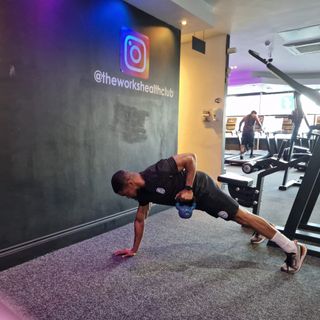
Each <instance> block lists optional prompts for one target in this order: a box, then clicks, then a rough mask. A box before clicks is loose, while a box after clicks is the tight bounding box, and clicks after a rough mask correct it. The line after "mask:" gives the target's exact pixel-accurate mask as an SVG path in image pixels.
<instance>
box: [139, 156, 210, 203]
mask: <svg viewBox="0 0 320 320" xmlns="http://www.w3.org/2000/svg"><path fill="white" fill-rule="evenodd" d="M140 174H141V176H142V177H143V179H144V180H145V186H144V187H143V188H141V189H140V190H139V191H138V195H137V198H136V200H138V202H139V205H141V206H145V205H147V204H148V203H149V202H153V203H157V204H164V205H170V206H173V205H175V203H176V200H175V196H176V195H177V193H178V192H179V191H181V190H182V189H183V188H184V187H185V184H186V176H187V172H186V171H185V170H182V171H180V172H179V171H178V167H177V164H176V162H175V160H174V159H173V157H171V158H169V159H162V160H160V161H158V162H157V163H155V164H154V165H152V166H150V167H148V168H147V169H146V170H144V171H143V172H140ZM205 184H206V174H205V173H202V172H200V171H197V172H196V176H195V179H194V182H193V193H194V195H195V197H197V194H198V193H199V192H201V189H203V188H205Z"/></svg>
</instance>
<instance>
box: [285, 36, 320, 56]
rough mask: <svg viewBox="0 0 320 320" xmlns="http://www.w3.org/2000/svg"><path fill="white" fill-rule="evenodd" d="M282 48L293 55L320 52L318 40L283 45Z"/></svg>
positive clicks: (319, 40) (319, 41)
mask: <svg viewBox="0 0 320 320" xmlns="http://www.w3.org/2000/svg"><path fill="white" fill-rule="evenodd" d="M284 46H285V47H286V48H287V49H288V50H289V51H291V52H292V53H293V54H295V55H300V54H306V53H318V52H320V39H314V40H308V41H299V42H291V43H285V44H284Z"/></svg>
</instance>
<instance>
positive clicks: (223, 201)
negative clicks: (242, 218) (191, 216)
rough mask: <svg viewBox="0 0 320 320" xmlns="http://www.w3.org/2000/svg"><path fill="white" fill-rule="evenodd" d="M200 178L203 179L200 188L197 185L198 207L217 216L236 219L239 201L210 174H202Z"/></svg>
mask: <svg viewBox="0 0 320 320" xmlns="http://www.w3.org/2000/svg"><path fill="white" fill-rule="evenodd" d="M199 178H200V177H199ZM200 180H202V181H201V183H199V188H197V187H196V190H195V198H196V203H197V207H196V209H198V210H202V211H205V212H207V213H208V214H210V215H211V216H213V217H215V218H219V217H220V218H223V219H224V220H235V215H236V213H237V211H238V209H239V204H238V202H237V201H235V200H234V199H233V198H232V197H230V196H229V195H228V194H226V193H224V192H223V191H222V190H221V189H220V188H219V186H218V185H217V184H216V183H215V182H214V181H213V180H212V179H211V178H210V177H209V176H208V175H202V176H201V178H200ZM198 182H200V181H198Z"/></svg>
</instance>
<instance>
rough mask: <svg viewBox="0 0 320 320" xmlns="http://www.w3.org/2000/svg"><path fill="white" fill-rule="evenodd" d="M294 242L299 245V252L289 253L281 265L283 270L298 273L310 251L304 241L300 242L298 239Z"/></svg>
mask: <svg viewBox="0 0 320 320" xmlns="http://www.w3.org/2000/svg"><path fill="white" fill-rule="evenodd" d="M294 243H295V245H296V246H297V253H287V259H286V260H285V262H284V264H283V265H282V266H281V271H284V272H287V273H296V272H298V271H299V270H300V268H301V266H302V264H303V261H304V259H305V257H306V254H307V251H308V250H307V247H306V246H305V245H304V244H302V243H298V241H297V240H294Z"/></svg>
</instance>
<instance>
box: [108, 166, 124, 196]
mask: <svg viewBox="0 0 320 320" xmlns="http://www.w3.org/2000/svg"><path fill="white" fill-rule="evenodd" d="M127 181H128V173H127V172H126V171H124V170H119V171H117V172H116V173H115V174H114V175H113V176H112V178H111V185H112V188H113V191H114V192H115V193H119V192H121V191H122V190H123V189H124V187H125V186H126V184H127Z"/></svg>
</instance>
